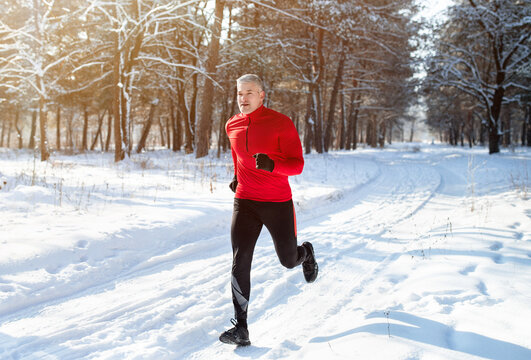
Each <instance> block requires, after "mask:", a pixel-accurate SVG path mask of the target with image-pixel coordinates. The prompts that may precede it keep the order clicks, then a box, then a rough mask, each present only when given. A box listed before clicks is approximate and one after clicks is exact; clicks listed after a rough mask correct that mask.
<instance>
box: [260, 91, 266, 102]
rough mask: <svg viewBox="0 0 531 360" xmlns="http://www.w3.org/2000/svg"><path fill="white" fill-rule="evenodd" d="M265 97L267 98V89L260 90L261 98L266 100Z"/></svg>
mask: <svg viewBox="0 0 531 360" xmlns="http://www.w3.org/2000/svg"><path fill="white" fill-rule="evenodd" d="M264 99H265V91H264V90H262V91H260V100H262V101H264Z"/></svg>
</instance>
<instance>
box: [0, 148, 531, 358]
mask: <svg viewBox="0 0 531 360" xmlns="http://www.w3.org/2000/svg"><path fill="white" fill-rule="evenodd" d="M112 158H113V155H112V154H99V153H93V154H89V155H77V156H61V155H56V156H53V158H52V159H53V160H51V161H50V162H45V163H41V162H40V161H38V160H37V161H35V160H34V157H33V155H32V154H30V153H24V152H17V151H10V150H1V149H0V179H1V180H2V184H0V185H2V189H0V217H1V222H0V358H1V359H39V360H41V359H61V360H62V359H157V360H160V359H208V360H210V359H247V358H251V359H283V358H286V359H496V360H502V359H504V360H505V359H511V360H518V359H521V360H524V359H526V360H528V359H531V336H530V334H531V325H530V322H531V321H530V320H529V319H531V306H530V304H531V206H530V201H529V200H528V199H529V197H531V194H530V191H531V181H530V179H529V175H530V173H531V151H529V150H522V149H517V150H516V151H514V152H511V151H508V150H504V151H503V152H502V153H501V154H497V155H491V156H489V155H488V154H487V151H486V149H484V148H477V149H473V150H468V149H461V148H450V147H445V146H440V145H421V144H413V145H412V144H409V145H405V144H399V145H393V146H391V147H389V148H387V149H385V150H377V149H360V150H356V151H354V152H333V153H330V154H326V155H317V154H312V155H310V156H307V157H306V166H305V169H304V172H303V173H302V175H299V176H296V177H293V178H292V179H291V184H292V188H293V193H294V201H295V202H296V209H297V220H298V234H299V240H300V242H302V241H311V242H312V243H313V245H314V248H315V251H316V256H317V259H318V262H319V265H320V276H319V278H318V279H317V281H316V282H315V283H313V284H306V283H305V282H304V278H303V276H302V271H301V269H300V268H296V269H292V270H287V269H284V268H283V267H282V266H281V265H280V264H279V262H278V260H277V258H276V255H275V252H274V249H273V246H272V242H271V240H270V237H269V234H268V233H267V232H266V231H264V232H263V233H262V236H261V238H260V239H259V242H258V245H257V248H256V252H255V258H254V263H253V270H252V290H251V302H250V310H249V316H250V318H249V330H250V338H251V342H252V345H251V346H250V347H247V348H234V347H232V346H228V345H225V344H221V343H220V342H219V341H218V336H219V334H220V333H221V332H222V331H224V330H225V329H227V328H228V327H230V326H231V325H230V322H229V319H230V318H231V317H232V315H233V314H232V303H231V297H230V296H231V295H230V285H229V280H230V267H231V248H230V239H229V226H230V218H231V210H232V209H231V207H232V196H233V193H232V192H231V191H230V189H229V188H228V182H229V180H230V179H231V178H232V161H231V159H230V158H229V156H228V155H224V156H222V158H221V159H216V158H215V157H210V158H205V159H200V160H196V159H194V158H193V157H192V156H188V155H187V156H185V155H182V154H174V153H172V152H169V151H157V152H152V153H145V154H142V155H135V156H133V157H132V159H128V160H126V161H124V162H122V163H119V164H114V163H113V161H112ZM4 182H5V184H4Z"/></svg>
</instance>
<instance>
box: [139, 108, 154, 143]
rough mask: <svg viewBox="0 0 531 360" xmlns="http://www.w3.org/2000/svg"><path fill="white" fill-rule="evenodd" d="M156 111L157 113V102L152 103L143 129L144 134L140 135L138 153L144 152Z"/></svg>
mask: <svg viewBox="0 0 531 360" xmlns="http://www.w3.org/2000/svg"><path fill="white" fill-rule="evenodd" d="M154 113H155V104H154V103H151V107H150V108H149V115H148V119H147V121H146V124H145V125H144V130H142V136H141V137H140V141H139V142H138V146H137V148H136V152H137V153H140V152H142V149H144V147H145V146H146V140H147V137H148V135H149V130H150V129H151V124H152V123H153V115H154Z"/></svg>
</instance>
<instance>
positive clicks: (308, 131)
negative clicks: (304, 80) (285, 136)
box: [304, 84, 314, 154]
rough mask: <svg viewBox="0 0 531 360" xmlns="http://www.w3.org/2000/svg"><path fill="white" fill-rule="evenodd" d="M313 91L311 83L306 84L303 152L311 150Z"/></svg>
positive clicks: (307, 152)
mask: <svg viewBox="0 0 531 360" xmlns="http://www.w3.org/2000/svg"><path fill="white" fill-rule="evenodd" d="M312 98H313V93H312V85H311V84H308V96H307V97H306V116H305V117H304V153H305V154H309V153H310V152H311V151H312V140H313V138H314V136H313V125H314V114H313V107H312V106H313V100H312Z"/></svg>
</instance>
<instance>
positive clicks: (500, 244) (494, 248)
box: [489, 241, 503, 251]
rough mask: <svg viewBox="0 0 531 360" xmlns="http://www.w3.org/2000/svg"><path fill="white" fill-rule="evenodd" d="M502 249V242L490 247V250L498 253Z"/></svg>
mask: <svg viewBox="0 0 531 360" xmlns="http://www.w3.org/2000/svg"><path fill="white" fill-rule="evenodd" d="M501 248H503V244H502V243H501V242H499V241H496V242H495V243H494V244H492V245H491V246H489V249H491V250H492V251H498V250H500V249H501Z"/></svg>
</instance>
